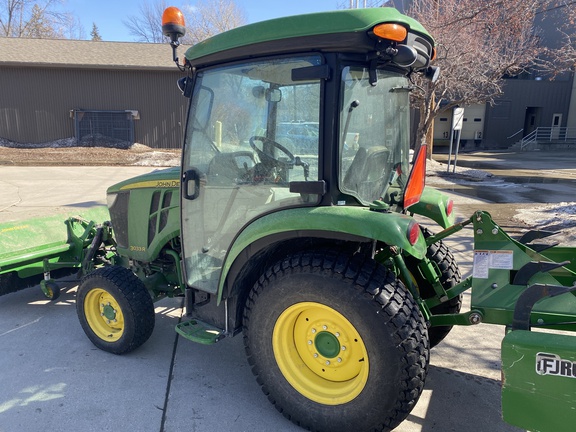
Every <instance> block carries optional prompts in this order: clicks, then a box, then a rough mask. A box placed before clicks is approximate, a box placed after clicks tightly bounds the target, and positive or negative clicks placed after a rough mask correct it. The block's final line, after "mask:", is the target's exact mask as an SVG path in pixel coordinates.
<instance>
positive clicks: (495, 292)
mask: <svg viewBox="0 0 576 432" xmlns="http://www.w3.org/2000/svg"><path fill="white" fill-rule="evenodd" d="M163 31H164V33H165V35H167V36H168V37H169V38H170V40H171V45H172V48H173V59H174V60H175V62H176V64H177V65H178V67H179V68H180V69H181V70H182V72H183V77H182V78H181V79H180V80H179V81H178V86H179V87H180V89H181V91H182V93H183V95H184V96H185V97H187V98H189V99H190V104H189V110H188V120H187V125H186V133H185V142H184V146H183V153H182V166H181V167H180V168H174V169H165V170H159V171H155V172H153V173H150V174H147V175H143V176H140V177H136V178H133V179H129V180H126V181H124V182H121V183H119V184H116V185H114V186H111V187H110V188H109V189H108V193H107V198H108V210H109V220H110V222H104V223H95V222H93V221H90V222H88V221H83V220H76V219H74V220H71V221H69V222H68V235H67V240H66V241H63V242H62V244H58V245H55V244H52V243H50V244H49V245H48V246H49V247H48V246H47V247H45V248H44V249H42V248H39V249H38V250H35V251H33V252H34V253H33V257H32V256H31V255H30V253H28V254H27V255H21V256H14V254H12V256H11V255H10V254H9V253H4V254H2V250H1V248H0V277H8V276H9V277H16V278H17V277H19V276H29V275H31V274H44V279H45V280H44V281H43V285H42V287H43V289H44V291H45V293H46V295H47V296H49V297H51V298H54V297H55V296H56V295H55V293H57V285H56V284H55V283H54V281H53V280H52V278H51V276H50V271H51V270H55V269H60V268H66V267H69V268H79V269H80V270H81V272H82V273H83V274H84V275H85V276H84V277H83V279H82V282H81V284H80V286H79V288H78V293H77V303H76V304H77V312H78V316H79V319H80V323H81V325H82V327H83V329H84V331H85V333H86V335H87V336H88V338H89V339H90V340H91V341H92V342H93V343H94V345H96V346H97V347H98V348H100V349H102V350H105V351H108V352H111V353H115V354H124V353H128V352H130V351H132V350H134V349H136V348H138V347H139V346H140V345H142V344H143V343H145V342H146V340H147V339H148V338H149V337H150V335H151V334H152V332H153V329H154V322H155V316H154V307H153V302H154V301H155V300H158V299H161V298H164V297H167V296H168V297H175V296H182V297H184V302H185V307H186V317H185V319H184V320H183V321H182V322H181V323H180V324H178V325H177V327H176V331H177V332H178V333H179V334H180V335H182V336H183V337H184V338H186V339H189V340H191V341H195V342H199V343H203V344H212V343H215V342H218V341H220V340H222V339H224V338H227V337H232V336H235V335H238V334H243V338H244V343H245V347H246V352H247V355H248V361H249V363H250V365H251V367H252V371H253V373H254V374H255V375H256V377H257V380H258V383H259V384H260V385H261V386H262V390H263V392H264V393H265V394H266V395H267V396H268V399H269V400H270V401H271V402H272V404H273V405H274V406H275V407H276V408H277V409H278V410H279V411H280V412H281V413H282V414H283V415H285V416H286V417H287V418H289V419H290V420H292V421H293V422H295V423H296V424H298V425H300V426H302V427H304V428H307V429H311V430H317V431H352V430H353V431H364V430H366V431H372V430H379V431H388V430H392V429H394V428H395V427H396V426H398V425H399V424H400V423H401V422H402V421H403V420H404V419H405V418H406V417H407V416H408V414H409V413H410V411H411V410H412V408H413V407H414V405H415V404H416V402H417V401H418V398H419V397H420V394H421V393H422V390H423V387H424V383H425V379H426V375H427V370H428V364H429V360H430V348H431V347H432V346H434V345H436V344H438V343H440V342H441V341H442V339H443V338H444V337H446V335H447V334H448V332H449V331H450V329H451V328H452V327H453V326H454V325H474V324H479V323H481V322H488V323H498V324H503V325H505V326H507V329H508V335H507V336H506V338H505V339H504V342H503V355H504V357H503V359H504V360H503V377H504V379H505V383H504V386H503V406H504V417H505V419H506V420H507V421H509V422H511V423H513V424H517V425H520V426H522V427H525V428H531V429H533V430H549V431H555V432H557V431H569V430H572V425H573V424H574V422H575V421H576V414H574V410H573V409H572V407H573V406H574V402H575V400H576V386H575V384H576V380H574V379H573V378H574V377H576V350H575V349H574V342H572V341H573V338H572V337H571V336H566V335H549V334H543V333H540V332H532V331H531V327H533V326H541V327H548V328H562V329H564V330H576V325H575V324H574V321H575V320H574V315H575V312H576V299H575V298H574V295H573V294H571V291H572V290H573V289H574V285H575V282H576V267H575V265H574V264H571V263H570V262H569V260H570V259H572V258H573V256H574V254H575V251H574V250H573V249H570V248H561V247H556V246H552V247H544V246H541V245H534V244H532V243H531V242H533V241H535V240H537V239H538V238H540V237H542V236H543V234H541V233H529V234H528V235H527V236H526V237H525V238H523V239H520V240H519V241H517V240H514V239H512V238H510V237H509V236H508V235H507V234H506V233H504V232H503V231H502V230H501V229H500V227H499V226H498V225H496V224H495V223H494V222H493V221H492V219H491V218H490V215H489V214H487V213H485V212H481V211H478V212H476V213H475V214H474V215H473V216H472V217H471V218H470V219H468V220H465V221H464V222H461V223H458V224H454V215H453V212H452V207H453V204H452V202H451V200H449V199H448V197H446V196H445V195H444V194H442V193H440V192H437V191H435V190H433V189H430V188H427V187H426V186H425V168H426V149H425V147H422V148H420V150H419V151H418V152H417V153H416V154H415V155H414V154H413V153H412V152H411V150H410V100H409V99H410V92H412V91H417V86H416V85H415V84H414V79H413V78H414V77H415V76H416V75H422V76H424V77H427V78H429V79H431V80H434V79H436V77H437V75H438V69H437V68H436V67H434V66H432V65H431V61H432V60H433V58H434V53H435V49H434V40H433V38H432V37H431V36H430V35H429V34H428V32H427V31H426V30H425V29H424V28H423V27H422V26H421V25H420V24H419V23H418V22H417V21H415V20H413V19H411V18H409V17H407V16H404V15H402V14H400V13H399V12H398V11H396V10H395V9H391V8H376V9H358V10H341V11H335V12H327V13H318V14H310V15H303V16H295V17H287V18H281V19H276V20H271V21H266V22H261V23H256V24H251V25H248V26H245V27H240V28H237V29H234V30H231V31H228V32H226V33H222V34H220V35H217V36H215V37H213V38H211V39H208V40H206V41H204V42H201V43H199V44H197V45H195V46H193V47H191V48H189V49H188V50H187V51H186V54H185V58H184V59H183V60H180V59H178V57H177V47H178V46H179V39H180V38H181V37H182V36H183V35H184V22H183V19H182V14H181V13H180V12H179V11H178V10H177V9H176V8H168V9H167V10H166V11H165V13H164V16H163ZM415 215H418V217H420V218H422V217H425V218H429V219H431V220H432V221H434V222H436V223H437V224H438V225H439V226H440V229H439V230H438V231H440V232H439V233H437V234H433V233H432V232H431V231H429V230H428V229H425V228H423V227H421V226H420V225H419V224H418V223H417V221H416V220H415V218H414V216H415ZM107 216H108V215H107ZM106 219H108V218H105V219H100V220H106ZM77 225H80V227H79V229H77V230H74V229H73V228H74V226H77ZM466 225H472V226H473V227H474V240H475V251H474V270H473V275H472V276H470V277H468V278H466V279H464V280H461V275H460V270H459V268H458V265H457V263H456V262H455V259H454V256H453V254H452V253H451V252H450V250H449V249H448V248H447V246H446V245H445V244H444V243H443V239H444V238H446V237H447V236H449V235H451V234H453V233H455V232H457V231H459V230H461V229H462V228H463V227H464V226H466ZM28 228H29V226H28V225H26V224H23V223H20V224H15V225H14V226H13V227H6V228H3V230H2V232H3V233H12V232H14V233H16V234H17V233H21V232H23V231H25V230H27V229H28ZM469 289H472V307H471V309H470V310H469V311H466V312H460V308H461V302H462V293H463V292H464V291H466V290H469ZM533 309H534V311H533ZM552 336H554V338H555V339H554V340H553V343H550V344H548V341H550V340H551V339H549V337H552ZM532 375H534V377H532ZM558 383H560V384H561V385H562V386H563V387H562V397H559V396H558V394H557V393H556V392H555V390H554V389H555V388H557V386H558V385H559V384H558ZM560 401H562V402H563V403H560ZM526 407H529V408H526ZM543 407H544V408H543ZM558 413H561V414H560V415H561V416H562V415H564V416H566V417H564V418H566V422H565V423H563V422H558V421H557V422H555V423H554V422H553V421H552V420H550V419H551V418H556V417H557V416H558ZM558 418H562V417H558ZM548 424H553V427H551V428H547V425H548Z"/></svg>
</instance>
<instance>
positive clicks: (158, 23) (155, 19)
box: [122, 0, 168, 43]
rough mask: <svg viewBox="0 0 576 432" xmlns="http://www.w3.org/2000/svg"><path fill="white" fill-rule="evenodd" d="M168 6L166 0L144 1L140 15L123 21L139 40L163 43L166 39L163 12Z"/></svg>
mask: <svg viewBox="0 0 576 432" xmlns="http://www.w3.org/2000/svg"><path fill="white" fill-rule="evenodd" d="M167 7H168V5H167V4H166V2H165V1H164V0H157V1H155V2H152V3H150V2H148V1H144V2H142V3H141V4H140V11H139V14H138V15H131V16H129V17H128V19H126V20H124V21H122V22H123V23H124V25H125V26H126V27H128V30H129V32H130V34H131V35H132V36H134V37H135V38H136V40H137V41H139V42H148V43H162V42H165V41H166V39H164V36H163V35H162V13H163V12H164V9H166V8H167Z"/></svg>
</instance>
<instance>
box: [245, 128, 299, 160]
mask: <svg viewBox="0 0 576 432" xmlns="http://www.w3.org/2000/svg"><path fill="white" fill-rule="evenodd" d="M254 141H260V142H261V143H262V148H264V145H265V144H271V145H272V147H276V148H277V149H278V150H280V151H281V152H282V153H284V154H285V155H286V156H288V159H289V160H288V162H284V161H279V160H278V159H276V158H274V157H273V156H272V155H269V154H268V153H266V152H264V150H260V149H259V148H258V147H256V144H255V143H254ZM250 147H252V149H254V151H255V152H256V153H258V157H259V158H260V161H261V162H262V163H263V164H264V165H268V166H280V165H286V164H294V161H295V159H294V155H293V154H292V152H290V150H288V149H287V148H286V147H284V146H283V145H282V144H279V143H277V142H276V141H272V140H271V139H270V138H266V137H263V136H258V135H255V136H253V137H251V138H250Z"/></svg>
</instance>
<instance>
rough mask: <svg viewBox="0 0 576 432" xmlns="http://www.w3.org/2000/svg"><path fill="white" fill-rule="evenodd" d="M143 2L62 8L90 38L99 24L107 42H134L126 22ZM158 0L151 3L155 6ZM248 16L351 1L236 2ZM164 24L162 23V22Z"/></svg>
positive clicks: (104, 0)
mask: <svg viewBox="0 0 576 432" xmlns="http://www.w3.org/2000/svg"><path fill="white" fill-rule="evenodd" d="M141 1H142V0H65V1H64V2H63V5H62V9H64V10H66V11H68V12H72V13H74V15H76V16H77V17H78V18H79V19H80V21H81V23H82V25H83V27H84V31H85V33H86V38H88V39H89V38H90V31H91V30H92V23H93V22H94V23H96V26H98V30H99V32H100V35H101V36H102V39H103V40H105V41H133V40H134V39H133V37H132V36H130V34H129V33H128V32H127V30H126V29H125V27H124V25H123V24H122V20H125V19H126V18H127V17H128V16H130V15H138V12H139V5H140V3H141ZM153 1H154V0H149V2H150V3H153ZM167 3H168V4H170V5H173V6H178V7H180V6H181V5H182V4H184V3H190V4H192V5H194V4H195V3H196V1H195V0H190V1H188V2H185V1H181V0H173V1H170V0H168V1H167ZM235 3H236V4H237V5H238V6H240V7H242V8H243V9H244V11H245V13H246V16H247V19H248V23H253V22H257V21H263V20H266V19H270V18H278V17H281V16H287V15H297V14H304V13H311V12H321V11H327V10H335V9H338V8H340V7H341V5H342V4H344V3H346V4H349V1H348V0H280V1H278V0H268V1H265V0H235ZM159 25H160V23H159Z"/></svg>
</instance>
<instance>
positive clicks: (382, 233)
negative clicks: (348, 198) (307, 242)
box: [218, 206, 426, 302]
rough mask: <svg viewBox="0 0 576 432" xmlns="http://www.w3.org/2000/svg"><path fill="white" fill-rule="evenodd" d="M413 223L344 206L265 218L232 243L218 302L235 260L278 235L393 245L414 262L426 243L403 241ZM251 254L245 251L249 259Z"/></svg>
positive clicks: (399, 216)
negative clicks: (355, 240) (344, 239)
mask: <svg viewBox="0 0 576 432" xmlns="http://www.w3.org/2000/svg"><path fill="white" fill-rule="evenodd" d="M414 222H415V221H414V219H413V218H412V217H410V216H407V215H403V214H400V213H380V212H375V211H370V210H369V209H367V208H365V207H348V206H338V207H336V206H334V207H305V208H298V209H288V210H283V211H280V212H275V213H271V214H268V215H265V216H263V217H261V218H259V219H257V220H255V221H254V222H252V223H251V224H250V225H248V226H247V227H245V228H244V230H243V231H242V232H241V233H240V234H239V235H238V237H236V239H235V241H234V242H233V243H232V246H231V247H230V250H229V251H228V254H227V256H226V259H225V261H224V265H223V267H222V274H221V275H220V282H219V286H218V302H220V300H221V296H222V292H223V287H224V283H225V280H226V277H227V275H228V273H229V271H230V269H231V267H232V265H233V264H234V262H235V260H236V259H237V258H238V257H239V256H240V255H241V254H242V253H243V252H245V251H247V250H248V249H249V248H250V246H251V245H253V244H254V243H255V242H256V241H258V240H261V239H264V238H266V237H270V236H273V235H278V234H283V237H284V238H295V237H303V236H305V235H306V236H307V234H305V233H310V234H311V235H312V236H316V237H324V238H334V239H340V238H346V237H350V236H354V237H356V238H358V239H366V240H367V241H368V240H372V239H374V240H378V241H381V242H384V243H386V244H390V245H396V246H398V247H399V248H400V249H402V250H404V251H405V252H407V253H408V254H410V255H412V256H414V257H415V258H417V259H423V258H424V256H425V255H426V241H425V240H424V236H423V235H422V233H420V235H419V237H418V240H417V241H416V243H415V244H414V245H411V244H410V243H409V241H408V238H407V233H408V230H409V228H410V226H411V225H412V224H413V223H414ZM254 252H255V251H249V252H248V251H247V253H249V254H250V255H252V254H253V253H254Z"/></svg>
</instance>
